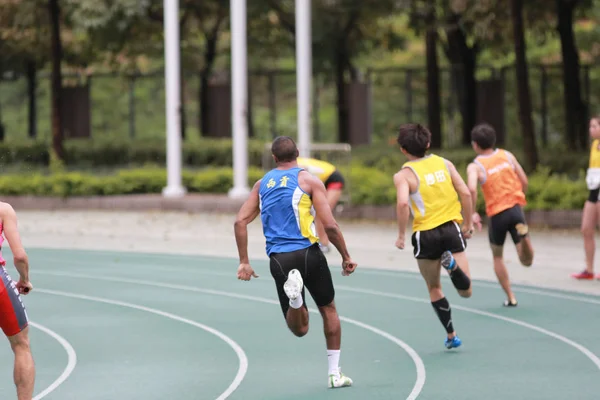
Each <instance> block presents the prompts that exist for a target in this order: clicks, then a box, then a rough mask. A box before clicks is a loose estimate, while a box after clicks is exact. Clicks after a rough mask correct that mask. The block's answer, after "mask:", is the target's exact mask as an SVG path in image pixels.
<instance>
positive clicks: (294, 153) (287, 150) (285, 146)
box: [271, 136, 298, 162]
mask: <svg viewBox="0 0 600 400" xmlns="http://www.w3.org/2000/svg"><path fill="white" fill-rule="evenodd" d="M271 153H273V155H274V156H275V161H277V162H290V161H296V158H298V147H296V142H294V139H292V138H291V137H289V136H279V137H277V138H275V140H273V143H272V144H271Z"/></svg>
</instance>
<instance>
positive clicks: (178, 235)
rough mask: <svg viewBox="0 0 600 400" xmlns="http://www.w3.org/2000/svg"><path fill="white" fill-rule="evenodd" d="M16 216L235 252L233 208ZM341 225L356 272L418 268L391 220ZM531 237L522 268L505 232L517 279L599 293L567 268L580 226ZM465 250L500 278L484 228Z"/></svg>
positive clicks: (141, 243)
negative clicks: (531, 254)
mask: <svg viewBox="0 0 600 400" xmlns="http://www.w3.org/2000/svg"><path fill="white" fill-rule="evenodd" d="M19 218H20V230H21V235H22V237H23V240H24V243H25V246H26V247H48V248H66V249H69V248H73V249H98V250H124V251H139V252H161V253H174V254H200V255H214V256H227V257H237V250H236V245H235V238H234V236H233V220H234V216H233V215H232V214H209V213H186V212H164V211H162V212H158V211H157V212H136V211H130V212H122V211H119V212H117V211H113V212H111V211H26V210H22V211H19ZM341 226H342V230H343V232H344V235H345V237H346V240H347V242H348V246H349V249H350V252H351V255H352V257H353V258H354V259H355V260H356V261H357V262H358V263H359V270H358V271H359V273H360V268H381V269H395V270H405V271H413V272H416V271H417V267H416V262H415V260H414V258H413V257H412V250H411V249H410V248H407V249H405V250H404V251H400V250H397V249H396V248H395V246H394V242H395V239H396V228H395V224H394V222H393V221H390V222H382V223H358V222H352V223H351V222H345V221H344V222H341ZM249 231H250V238H249V249H250V256H251V258H253V259H266V256H265V253H264V238H263V236H262V232H261V224H260V220H258V219H257V220H256V221H255V222H254V223H253V224H252V225H251V226H250V229H249ZM532 241H533V244H534V246H535V250H536V255H535V261H534V265H533V266H532V267H531V268H524V267H522V266H521V265H520V264H519V263H518V259H517V256H516V252H515V250H514V246H513V245H512V242H510V240H507V242H508V244H509V245H508V246H507V248H506V250H507V251H506V258H507V263H508V267H509V272H510V274H511V278H512V280H513V282H515V283H521V284H528V285H536V286H541V287H549V288H554V289H563V290H570V291H579V292H583V293H590V294H596V295H600V281H592V282H589V281H584V282H580V281H575V280H573V279H571V278H570V276H569V274H570V273H572V272H575V271H579V270H581V269H582V268H583V265H584V256H583V248H582V242H581V239H580V237H579V235H578V234H577V233H576V232H573V231H534V232H533V233H532ZM467 251H468V255H469V260H470V263H471V271H472V275H473V277H474V278H477V279H484V280H491V281H494V282H495V279H496V278H495V275H494V272H493V268H492V259H491V254H490V251H489V247H488V244H487V234H486V232H485V231H484V232H481V233H477V234H476V236H475V237H474V238H473V239H471V240H470V241H469V242H468V249H467ZM599 257H600V256H599ZM328 258H329V260H330V264H331V265H336V264H338V263H340V261H341V259H340V257H339V255H338V254H337V252H336V251H335V250H334V252H333V254H330V255H328ZM38 268H40V269H43V268H44V265H32V280H33V282H34V284H35V270H36V269H38ZM598 271H599V272H600V269H599V270H598ZM233 272H234V271H232V273H233Z"/></svg>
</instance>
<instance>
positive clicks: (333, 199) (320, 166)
mask: <svg viewBox="0 0 600 400" xmlns="http://www.w3.org/2000/svg"><path fill="white" fill-rule="evenodd" d="M297 161H298V166H299V167H300V168H304V169H305V170H306V171H308V172H309V173H311V174H312V175H314V176H316V177H317V178H319V180H320V181H321V182H323V184H324V185H325V190H326V191H327V202H328V203H329V207H331V210H332V211H333V210H335V207H336V206H337V204H338V203H339V201H340V197H341V196H342V191H343V190H344V183H345V182H344V177H343V176H342V174H341V173H340V171H338V169H337V168H336V167H335V165H333V164H330V163H328V162H326V161H322V160H317V159H315V158H303V157H298V160H297ZM315 225H316V227H317V236H318V237H319V245H320V246H321V250H322V251H323V252H324V253H328V252H329V251H331V247H330V246H329V238H328V237H327V233H326V232H325V228H323V223H322V222H321V220H320V219H319V218H318V216H317V220H316V224H315Z"/></svg>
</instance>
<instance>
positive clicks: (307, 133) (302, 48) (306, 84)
mask: <svg viewBox="0 0 600 400" xmlns="http://www.w3.org/2000/svg"><path fill="white" fill-rule="evenodd" d="M310 2H311V0H296V93H297V95H296V96H297V101H298V123H297V124H298V150H299V151H300V156H302V157H310V143H311V136H312V135H311V82H312V47H311V42H312V39H311V36H312V35H311V10H310Z"/></svg>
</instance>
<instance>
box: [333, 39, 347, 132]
mask: <svg viewBox="0 0 600 400" xmlns="http://www.w3.org/2000/svg"><path fill="white" fill-rule="evenodd" d="M340 44H341V45H340V46H339V47H338V49H337V52H336V55H335V86H336V91H337V114H338V142H339V143H349V142H350V134H349V130H348V102H347V101H346V79H345V73H346V65H348V56H347V54H346V50H345V48H344V45H345V43H344V42H343V41H340Z"/></svg>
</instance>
